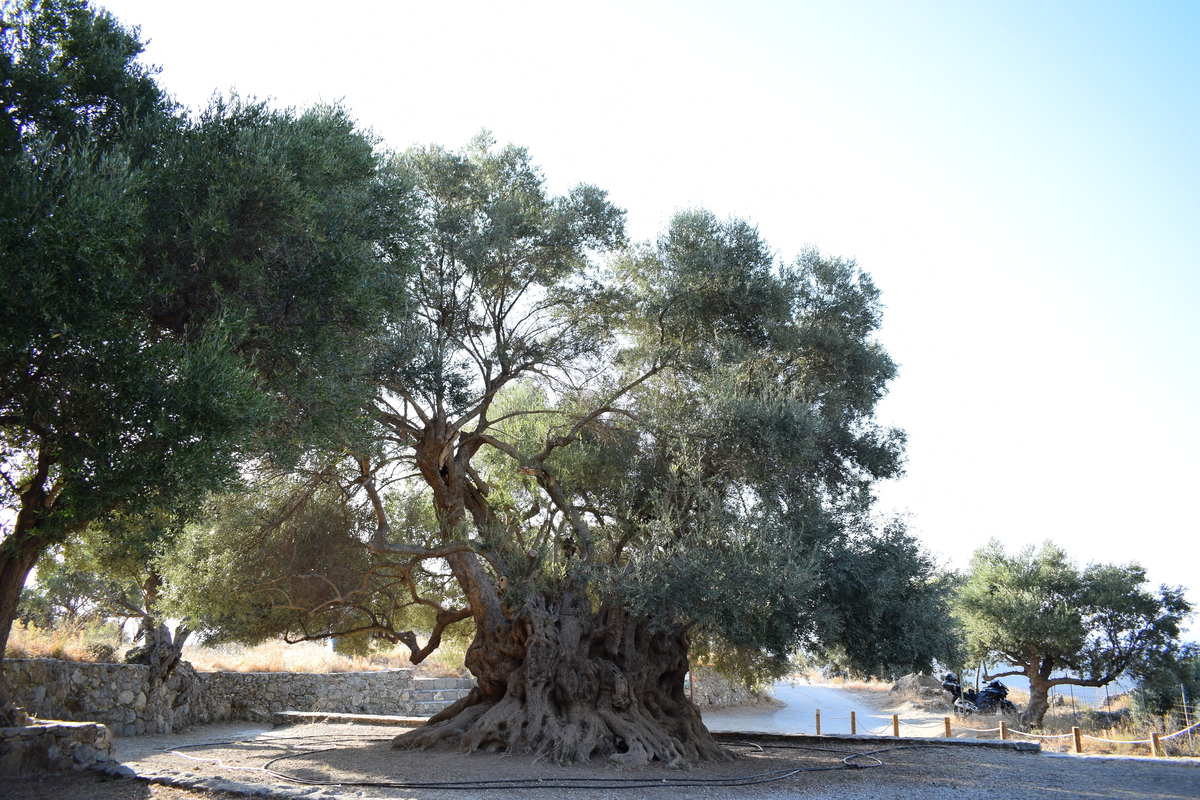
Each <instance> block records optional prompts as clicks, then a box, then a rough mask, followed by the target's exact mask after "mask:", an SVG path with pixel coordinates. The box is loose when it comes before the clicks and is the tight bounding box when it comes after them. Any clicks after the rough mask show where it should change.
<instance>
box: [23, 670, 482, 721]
mask: <svg viewBox="0 0 1200 800" xmlns="http://www.w3.org/2000/svg"><path fill="white" fill-rule="evenodd" d="M4 672H5V675H6V677H7V678H8V682H9V685H10V687H11V688H12V693H13V700H14V702H15V703H16V704H17V705H18V706H22V707H23V708H24V709H25V710H26V712H28V713H29V714H31V715H33V716H35V717H38V718H40V719H55V720H80V721H83V720H86V721H94V722H102V723H104V724H106V725H108V726H109V727H110V728H112V730H113V732H114V733H115V734H117V735H119V736H133V735H138V734H143V733H173V732H176V731H180V730H183V729H185V728H189V727H191V726H192V725H197V724H202V723H207V722H220V721H225V720H247V721H255V722H267V721H270V719H271V715H272V714H273V713H275V712H276V711H336V712H341V713H349V714H393V715H398V716H430V715H431V714H435V713H437V712H438V711H441V710H442V709H443V708H445V707H446V706H447V705H449V704H450V703H452V702H454V701H455V700H457V699H458V698H460V697H462V696H464V695H466V693H467V692H469V691H470V689H471V687H472V686H473V685H474V682H473V681H471V680H470V679H466V678H416V677H413V674H412V670H409V669H400V670H387V671H383V672H346V673H328V674H314V673H300V672H212V673H204V672H196V671H195V670H194V669H192V667H191V665H190V664H186V663H185V664H182V665H180V667H179V668H178V669H176V670H175V672H174V673H173V674H172V675H171V677H170V678H169V679H168V681H167V683H166V684H165V685H163V686H159V687H155V688H153V689H152V688H151V687H150V686H149V672H150V670H149V667H144V666H139V665H129V664H84V663H74V662H70V661H55V660H52V659H41V658H31V659H6V660H5V661H4Z"/></svg>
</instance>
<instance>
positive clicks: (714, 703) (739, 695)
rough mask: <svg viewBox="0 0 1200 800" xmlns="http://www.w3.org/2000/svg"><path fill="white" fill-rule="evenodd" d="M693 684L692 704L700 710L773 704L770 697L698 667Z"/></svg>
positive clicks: (693, 673) (694, 673) (694, 670)
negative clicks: (765, 703) (764, 703)
mask: <svg viewBox="0 0 1200 800" xmlns="http://www.w3.org/2000/svg"><path fill="white" fill-rule="evenodd" d="M692 683H693V684H694V688H695V694H694V697H693V698H692V702H694V703H695V704H696V707H697V708H700V709H705V708H721V707H724V706H749V705H755V704H757V703H763V702H772V700H771V699H770V698H769V696H768V695H766V694H764V693H762V692H756V691H754V690H752V689H749V688H747V687H745V686H743V685H741V684H737V683H732V682H730V681H729V680H728V679H726V678H723V677H721V676H720V675H718V674H717V673H715V672H713V671H712V670H709V669H705V668H704V667H696V668H695V669H693V670H692Z"/></svg>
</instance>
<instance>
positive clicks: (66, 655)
mask: <svg viewBox="0 0 1200 800" xmlns="http://www.w3.org/2000/svg"><path fill="white" fill-rule="evenodd" d="M129 647H130V645H129V643H128V642H124V643H123V642H122V641H121V635H120V631H119V629H117V628H115V627H113V626H109V627H107V628H85V629H84V630H81V631H74V632H73V631H62V630H49V631H46V630H42V629H40V628H37V627H34V626H31V627H29V628H26V627H24V626H22V625H14V626H13V629H12V633H11V634H10V636H9V644H8V649H7V651H6V654H5V657H6V658H55V659H60V660H63V661H80V662H95V661H116V662H121V661H123V660H124V655H125V652H126V651H127V650H128V649H129ZM106 648H112V652H111V655H110V654H109V653H108V652H106V651H105V649H106ZM105 656H107V657H105ZM183 658H184V660H185V661H189V662H191V664H192V666H194V667H195V668H196V669H197V670H199V671H201V672H316V673H322V672H372V671H378V670H385V669H403V668H413V665H412V663H411V662H410V661H409V658H408V650H407V649H405V648H403V647H401V648H396V649H392V650H388V651H380V652H377V653H373V654H371V655H370V656H365V657H364V656H349V655H344V654H342V653H337V652H334V651H333V650H331V649H330V648H329V646H328V645H326V644H324V643H318V642H301V643H298V644H285V643H284V642H283V641H282V640H273V641H269V642H264V643H263V644H260V645H256V646H254V647H243V646H241V645H220V646H216V647H206V646H204V645H188V646H187V647H185V648H184V649H183ZM462 658H463V652H462V650H461V649H457V648H454V647H453V646H449V647H447V646H443V647H442V648H439V650H438V652H436V653H434V654H433V655H432V656H430V657H429V658H428V659H426V660H425V661H424V662H422V663H421V664H420V665H419V666H417V667H415V669H416V670H417V672H419V673H420V674H421V675H423V676H427V677H435V678H441V677H449V676H455V675H459V674H460V673H461V671H462V663H463V662H462Z"/></svg>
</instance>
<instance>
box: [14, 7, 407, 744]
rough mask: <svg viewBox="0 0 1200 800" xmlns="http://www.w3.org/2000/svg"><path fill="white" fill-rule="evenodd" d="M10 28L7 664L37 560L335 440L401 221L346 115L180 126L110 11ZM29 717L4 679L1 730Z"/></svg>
mask: <svg viewBox="0 0 1200 800" xmlns="http://www.w3.org/2000/svg"><path fill="white" fill-rule="evenodd" d="M3 14H4V19H3V31H2V32H0V162H2V163H0V176H2V177H0V318H2V319H3V325H2V326H0V498H2V500H3V503H4V512H3V518H2V519H3V526H4V531H3V539H2V541H0V654H2V653H3V651H4V647H5V646H6V644H7V640H8V634H9V632H10V630H11V626H12V621H13V616H14V612H15V609H16V604H17V601H18V598H19V595H20V591H21V587H22V585H23V584H24V582H25V579H26V577H27V576H28V574H29V572H30V570H31V569H32V568H33V566H34V565H35V564H36V562H37V559H38V557H39V556H40V555H41V554H42V553H44V552H45V551H46V550H47V549H48V548H50V547H51V546H53V545H55V544H58V543H60V542H63V541H65V540H66V539H68V538H69V537H70V536H72V535H73V534H76V533H78V532H80V531H82V530H84V529H85V528H86V527H87V526H88V525H89V524H90V523H92V522H93V521H95V520H99V519H102V518H104V517H106V516H108V515H111V514H114V513H116V512H120V513H122V514H125V515H137V514H140V513H151V512H153V513H169V514H173V515H186V514H187V513H188V512H189V510H190V509H191V507H192V505H193V504H194V503H195V502H196V500H197V499H198V498H200V497H201V496H203V494H204V492H206V491H207V490H210V489H215V488H219V487H222V486H226V485H229V484H230V483H232V482H234V481H235V480H236V478H237V475H238V472H239V466H241V465H244V464H245V463H247V461H248V460H249V459H252V458H279V459H295V458H297V457H298V455H299V454H300V453H302V452H303V450H304V449H305V447H306V446H309V445H311V444H313V443H314V442H315V441H317V440H319V439H322V438H323V437H325V436H332V435H333V434H332V431H334V430H337V431H339V435H340V436H345V435H347V433H346V431H348V430H351V428H349V427H347V425H346V423H347V421H348V420H350V419H352V414H353V412H354V410H355V409H357V408H359V407H361V404H362V402H363V394H362V392H364V391H369V389H368V388H367V387H360V386H359V385H358V384H357V383H356V380H355V376H356V375H357V374H358V370H356V368H355V367H356V364H355V360H356V358H358V357H363V358H365V357H366V355H367V354H366V353H364V352H362V347H361V345H359V344H358V342H362V341H367V340H369V338H370V337H369V336H367V335H365V334H367V333H368V332H370V331H371V330H373V329H375V328H376V327H377V326H379V325H381V324H383V322H384V315H385V313H386V311H387V310H388V309H392V308H396V307H397V301H398V298H399V287H400V285H401V284H400V281H399V280H398V278H399V274H400V273H401V272H402V271H403V267H404V264H405V262H406V258H407V254H406V251H405V242H406V241H407V237H408V234H407V231H406V228H405V224H406V223H405V220H407V219H409V217H410V214H409V210H408V188H407V185H406V183H405V182H404V181H403V180H402V179H401V178H399V177H398V176H396V175H394V174H390V173H389V172H388V171H387V170H386V169H384V168H383V167H382V164H383V162H382V160H381V159H380V157H379V155H378V154H377V153H376V151H375V147H374V142H373V140H372V139H370V138H369V137H367V136H366V135H364V134H363V133H361V132H359V131H357V130H356V129H355V127H354V125H353V123H352V122H351V121H350V120H349V119H348V118H347V116H346V114H345V113H344V112H342V111H341V110H340V109H336V108H333V109H328V108H326V109H315V110H312V111H308V112H305V113H303V114H296V113H292V112H274V111H270V110H268V109H267V108H266V107H265V106H263V105H260V104H253V103H246V102H240V101H236V100H235V101H232V102H228V103H226V102H220V101H218V102H215V103H214V104H213V105H211V106H210V107H209V109H208V110H207V111H205V112H204V113H203V114H201V115H200V116H199V117H198V118H195V119H189V118H188V117H187V116H186V115H184V114H183V113H182V112H181V111H180V110H179V109H177V108H175V107H174V106H173V105H172V104H171V103H170V102H169V101H168V100H167V99H166V97H165V95H164V94H163V93H162V91H161V90H160V89H159V88H158V87H157V86H156V84H155V82H154V80H153V79H152V77H151V75H150V73H149V72H148V71H147V70H146V69H145V68H144V67H142V66H140V65H138V64H137V63H136V61H135V59H136V57H137V56H138V54H139V53H140V52H141V45H140V43H139V41H138V39H137V37H136V35H135V34H134V33H133V32H130V31H128V30H126V29H125V28H123V27H122V26H121V25H120V24H119V23H118V22H117V21H116V20H115V19H114V18H112V17H111V16H110V15H108V14H106V13H103V12H97V11H94V10H92V9H90V8H89V7H88V6H87V4H86V3H84V2H81V0H26V1H25V2H21V3H15V4H6V5H5V6H4V10H3ZM20 718H21V716H20V714H19V712H18V711H17V710H16V709H14V708H13V706H12V704H11V702H9V698H8V692H7V687H6V686H4V685H3V682H2V678H0V724H2V723H3V722H5V721H8V722H12V721H14V720H19V719H20Z"/></svg>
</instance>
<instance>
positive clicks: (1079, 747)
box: [1071, 726, 1083, 753]
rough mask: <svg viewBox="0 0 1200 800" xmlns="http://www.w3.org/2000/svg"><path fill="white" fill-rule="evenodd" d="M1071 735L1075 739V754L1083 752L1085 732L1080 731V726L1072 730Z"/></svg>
mask: <svg viewBox="0 0 1200 800" xmlns="http://www.w3.org/2000/svg"><path fill="white" fill-rule="evenodd" d="M1071 735H1072V736H1074V737H1075V752H1076V753H1082V752H1083V731H1081V730H1079V726H1075V727H1074V728H1071Z"/></svg>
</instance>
